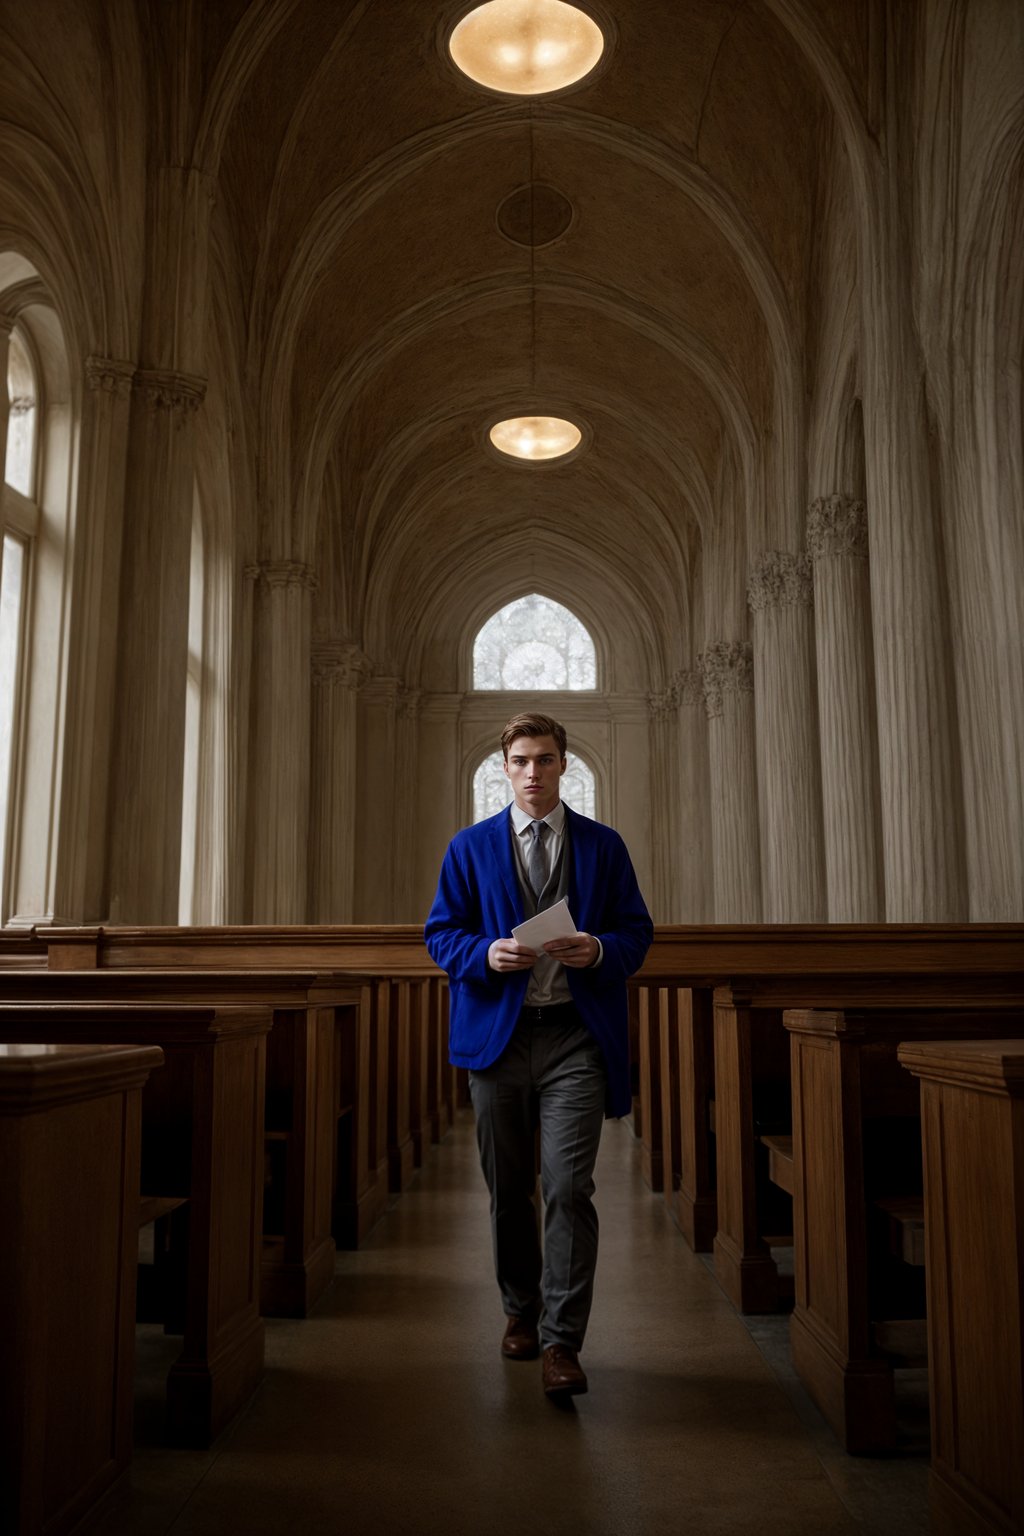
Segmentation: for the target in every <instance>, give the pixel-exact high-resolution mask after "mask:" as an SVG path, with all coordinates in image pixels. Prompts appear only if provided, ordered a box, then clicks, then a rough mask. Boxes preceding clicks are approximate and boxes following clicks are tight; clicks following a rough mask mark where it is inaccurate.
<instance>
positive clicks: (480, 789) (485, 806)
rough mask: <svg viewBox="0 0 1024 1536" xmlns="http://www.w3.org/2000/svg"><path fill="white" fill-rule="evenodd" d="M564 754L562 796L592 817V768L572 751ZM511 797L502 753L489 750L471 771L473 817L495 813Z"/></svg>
mask: <svg viewBox="0 0 1024 1536" xmlns="http://www.w3.org/2000/svg"><path fill="white" fill-rule="evenodd" d="M567 757H568V762H567V766H566V770H565V773H564V774H563V775H562V791H561V797H562V799H563V800H564V801H565V803H566V804H567V805H571V806H572V808H573V810H574V811H579V812H580V813H581V815H583V816H590V817H593V816H594V815H596V809H595V806H596V794H595V788H594V773H593V769H591V768H590V767H589V765H588V764H587V763H585V762H584V760H583V758H582V757H578V756H577V755H576V753H575V752H570V753H568V754H567ZM511 800H512V786H511V784H510V783H509V781H508V779H507V777H506V775H505V770H504V768H503V767H502V756H501V753H500V752H492V753H491V755H490V757H485V758H484V760H483V762H482V763H481V764H480V766H479V767H478V768H477V770H476V773H474V775H473V820H474V821H483V820H484V818H485V817H487V816H495V815H497V813H498V812H499V811H500V810H502V809H503V808H504V807H505V806H506V805H509V804H510V803H511Z"/></svg>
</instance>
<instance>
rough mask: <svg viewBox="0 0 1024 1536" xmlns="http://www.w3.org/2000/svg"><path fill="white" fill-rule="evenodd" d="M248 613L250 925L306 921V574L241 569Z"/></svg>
mask: <svg viewBox="0 0 1024 1536" xmlns="http://www.w3.org/2000/svg"><path fill="white" fill-rule="evenodd" d="M246 574H247V575H248V576H249V577H251V579H252V580H253V581H254V582H255V583H256V592H255V605H254V613H253V630H254V634H253V649H254V653H255V665H254V670H253V696H254V703H255V711H256V737H255V741H254V746H253V765H252V777H251V783H252V796H251V804H250V813H249V826H250V837H251V845H250V846H251V849H252V921H253V922H254V923H304V922H306V921H307V911H306V907H307V901H308V883H307V868H308V859H307V852H308V847H309V789H310V782H309V781H310V773H309V765H310V713H311V709H310V695H311V687H310V620H311V607H312V600H311V594H312V591H313V588H314V587H315V585H316V578H315V575H314V573H313V570H312V568H311V567H310V566H308V565H303V564H302V562H301V561H298V560H267V561H264V562H262V563H261V564H259V565H254V566H249V567H248V569H247V571H246Z"/></svg>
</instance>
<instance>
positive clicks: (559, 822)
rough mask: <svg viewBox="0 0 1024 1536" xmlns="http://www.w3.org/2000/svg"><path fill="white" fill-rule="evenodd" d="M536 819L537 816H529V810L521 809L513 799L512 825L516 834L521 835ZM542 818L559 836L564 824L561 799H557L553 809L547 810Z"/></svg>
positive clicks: (563, 807) (563, 810)
mask: <svg viewBox="0 0 1024 1536" xmlns="http://www.w3.org/2000/svg"><path fill="white" fill-rule="evenodd" d="M536 820H537V818H536V817H535V816H531V815H530V813H529V811H521V810H520V809H519V807H518V805H516V803H515V801H514V800H513V802H512V825H513V827H514V828H515V830H516V834H517V836H521V835H522V833H524V832H525V831H526V829H527V827H530V826H532V825H533V823H534V822H535V821H536ZM543 820H544V821H546V822H547V824H548V826H549V827H550V828H551V830H552V832H555V833H557V834H558V835H559V836H560V835H561V832H562V828H563V827H564V826H565V806H564V805H563V804H562V802H561V800H559V802H558V804H557V805H556V806H555V808H554V810H553V811H549V812H548V814H547V815H546V816H545V817H543Z"/></svg>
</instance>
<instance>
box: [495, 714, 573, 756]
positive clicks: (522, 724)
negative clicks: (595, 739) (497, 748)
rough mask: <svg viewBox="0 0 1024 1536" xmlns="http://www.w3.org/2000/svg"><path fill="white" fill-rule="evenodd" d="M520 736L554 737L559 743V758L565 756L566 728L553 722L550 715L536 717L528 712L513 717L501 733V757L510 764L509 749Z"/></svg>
mask: <svg viewBox="0 0 1024 1536" xmlns="http://www.w3.org/2000/svg"><path fill="white" fill-rule="evenodd" d="M519 736H553V737H554V738H555V741H556V742H557V743H558V755H559V757H564V756H565V747H566V735H565V726H564V725H560V724H559V723H558V721H557V720H552V718H551V716H550V715H535V714H533V713H532V712H528V713H526V714H523V715H513V716H512V719H511V720H510V721H509V723H508V725H506V727H505V729H504V730H503V731H502V733H501V755H502V757H503V758H504V759H505V761H506V762H508V749H509V747H510V746H511V745H512V743H513V742H514V741H515V740H516V738H517V737H519Z"/></svg>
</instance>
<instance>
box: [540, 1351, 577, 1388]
mask: <svg viewBox="0 0 1024 1536" xmlns="http://www.w3.org/2000/svg"><path fill="white" fill-rule="evenodd" d="M541 1367H542V1371H543V1375H544V1391H545V1392H546V1393H547V1395H548V1397H561V1396H565V1397H576V1396H577V1395H578V1394H579V1393H580V1392H585V1391H586V1390H587V1378H586V1374H585V1372H584V1370H583V1367H582V1366H581V1365H580V1362H579V1359H578V1358H577V1355H576V1351H575V1350H574V1349H570V1348H569V1346H568V1345H567V1344H549V1345H548V1346H547V1348H546V1349H545V1351H544V1358H543V1360H542V1361H541Z"/></svg>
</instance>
